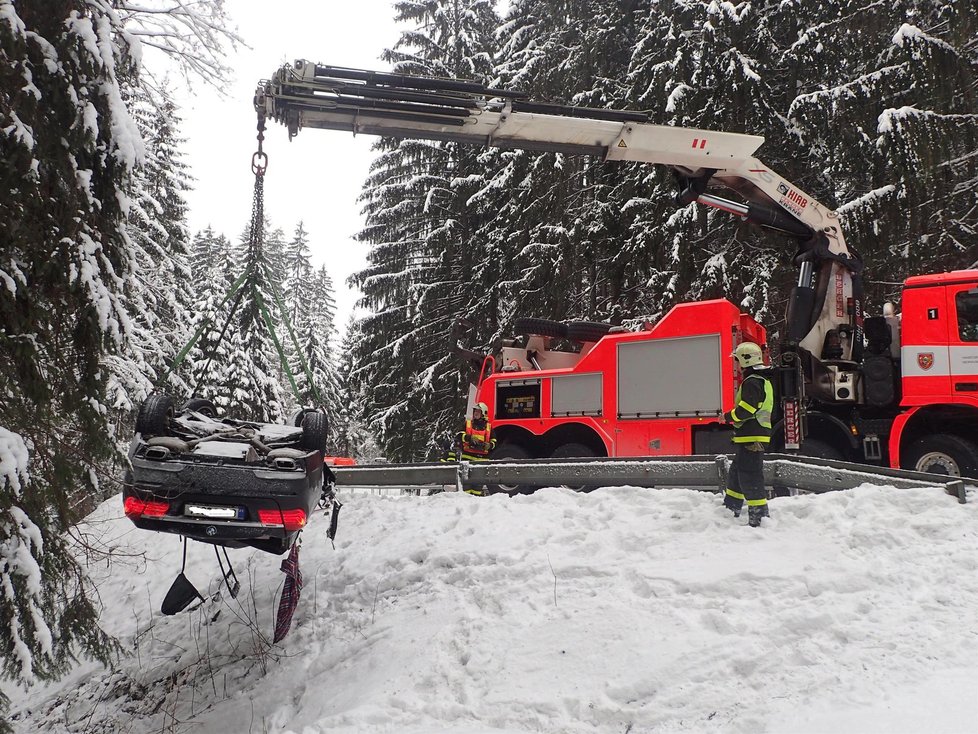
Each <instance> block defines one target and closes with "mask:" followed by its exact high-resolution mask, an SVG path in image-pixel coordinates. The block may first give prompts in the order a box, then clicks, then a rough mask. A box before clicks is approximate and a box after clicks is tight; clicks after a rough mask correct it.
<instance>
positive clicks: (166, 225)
mask: <svg viewBox="0 0 978 734" xmlns="http://www.w3.org/2000/svg"><path fill="white" fill-rule="evenodd" d="M128 107H129V109H130V110H131V111H132V114H133V117H134V119H135V120H136V124H137V126H138V128H139V130H140V133H141V135H142V139H143V141H144V144H145V148H146V155H145V162H144V164H143V166H142V167H140V168H139V169H138V170H137V172H136V175H135V176H134V177H133V182H132V186H131V193H130V199H131V202H132V205H131V207H130V211H129V218H128V220H129V228H128V231H129V238H130V241H131V251H132V255H133V285H132V287H131V288H129V289H127V291H126V293H125V304H126V309H127V311H128V312H129V313H130V314H131V316H132V321H133V324H132V330H131V334H130V338H129V341H128V345H127V349H126V350H125V355H124V356H123V355H112V356H109V357H108V358H107V359H106V366H107V369H108V370H109V372H110V374H111V379H110V385H109V401H110V405H111V406H112V407H113V408H115V409H117V410H121V411H124V413H125V414H127V415H134V413H135V410H136V408H137V407H138V406H139V404H140V403H141V402H142V401H143V399H145V397H146V396H147V395H148V394H149V392H150V391H151V390H152V388H153V386H154V384H156V383H157V382H158V381H159V380H160V379H161V378H162V376H163V374H164V373H167V372H168V370H169V366H170V364H171V363H172V360H173V357H174V355H175V354H176V353H177V351H179V350H180V348H181V347H182V346H183V344H184V343H186V341H187V339H188V338H189V331H188V325H189V322H190V320H191V319H190V314H191V313H192V312H193V310H194V309H193V308H192V306H191V300H193V299H194V298H195V296H194V292H195V291H196V290H197V288H198V284H197V282H195V281H194V280H193V279H192V278H191V272H192V271H191V269H190V267H189V262H188V244H189V239H190V235H189V232H188V231H187V225H186V218H187V212H186V210H187V205H186V201H185V200H184V198H183V197H184V193H185V192H186V191H187V190H188V189H189V188H190V174H189V172H188V170H187V166H186V164H184V163H183V160H182V153H181V150H180V144H181V143H182V139H181V138H180V136H179V133H178V132H177V128H178V126H179V122H180V118H179V114H178V112H177V109H176V105H174V104H173V102H171V101H170V100H169V99H167V98H162V99H159V100H156V101H151V100H150V98H149V97H148V96H147V95H146V94H145V92H143V91H142V90H140V89H138V88H137V89H135V90H133V91H132V92H131V93H130V94H129V95H128ZM168 387H169V388H170V389H172V391H173V392H175V393H177V394H182V395H185V394H186V393H187V391H188V389H189V388H188V386H187V385H186V384H185V383H184V382H183V381H182V380H181V378H180V374H179V372H175V373H172V374H170V375H169V378H168Z"/></svg>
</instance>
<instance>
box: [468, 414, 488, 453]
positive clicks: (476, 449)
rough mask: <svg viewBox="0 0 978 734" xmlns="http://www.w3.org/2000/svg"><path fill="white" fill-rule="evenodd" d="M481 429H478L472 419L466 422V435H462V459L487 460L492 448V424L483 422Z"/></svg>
mask: <svg viewBox="0 0 978 734" xmlns="http://www.w3.org/2000/svg"><path fill="white" fill-rule="evenodd" d="M480 425H481V427H476V426H475V425H474V424H473V423H472V419H471V418H470V419H469V420H467V421H465V433H463V434H462V458H474V459H485V458H486V457H488V456H489V450H490V449H491V448H492V438H491V435H492V424H491V423H489V421H482V422H481V423H480Z"/></svg>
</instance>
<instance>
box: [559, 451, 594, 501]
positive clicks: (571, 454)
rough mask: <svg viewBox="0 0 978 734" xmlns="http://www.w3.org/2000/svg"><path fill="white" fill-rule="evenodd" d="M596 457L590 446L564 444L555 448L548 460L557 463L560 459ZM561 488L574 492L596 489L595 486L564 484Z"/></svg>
mask: <svg viewBox="0 0 978 734" xmlns="http://www.w3.org/2000/svg"><path fill="white" fill-rule="evenodd" d="M597 455H598V454H597V453H596V452H595V451H594V449H592V448H591V447H590V446H585V445H584V444H582V443H565V444H563V445H562V446H558V447H557V448H555V449H554V450H553V453H552V454H550V458H551V459H557V460H558V461H559V460H560V459H572V458H580V457H584V458H587V457H592V456H597ZM563 486H565V487H567V489H572V490H574V491H575V492H591V491H593V490H595V489H597V488H598V487H597V485H596V484H565V485H563Z"/></svg>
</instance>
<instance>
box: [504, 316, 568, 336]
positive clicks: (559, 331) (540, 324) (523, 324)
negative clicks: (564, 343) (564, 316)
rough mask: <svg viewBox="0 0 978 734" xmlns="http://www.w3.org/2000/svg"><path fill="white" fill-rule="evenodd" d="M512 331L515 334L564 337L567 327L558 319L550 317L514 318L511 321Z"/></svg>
mask: <svg viewBox="0 0 978 734" xmlns="http://www.w3.org/2000/svg"><path fill="white" fill-rule="evenodd" d="M513 331H514V332H515V333H516V334H536V335H537V336H549V337H551V338H554V339H564V338H566V336H567V327H566V326H564V324H562V323H561V322H560V321H551V320H550V319H529V318H527V319H516V321H514V322H513Z"/></svg>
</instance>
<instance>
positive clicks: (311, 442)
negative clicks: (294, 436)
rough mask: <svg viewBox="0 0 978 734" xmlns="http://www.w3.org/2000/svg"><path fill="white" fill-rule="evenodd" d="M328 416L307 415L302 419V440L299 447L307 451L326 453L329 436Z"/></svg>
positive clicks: (320, 414) (319, 414) (318, 414)
mask: <svg viewBox="0 0 978 734" xmlns="http://www.w3.org/2000/svg"><path fill="white" fill-rule="evenodd" d="M328 428H329V427H328V425H327V423H326V416H325V415H323V414H322V413H318V412H317V413H306V414H305V416H304V417H303V419H302V440H301V441H300V442H299V445H300V446H302V448H304V449H306V450H307V451H318V452H319V453H321V454H325V453H326V439H327V438H328V436H329V430H328Z"/></svg>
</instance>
